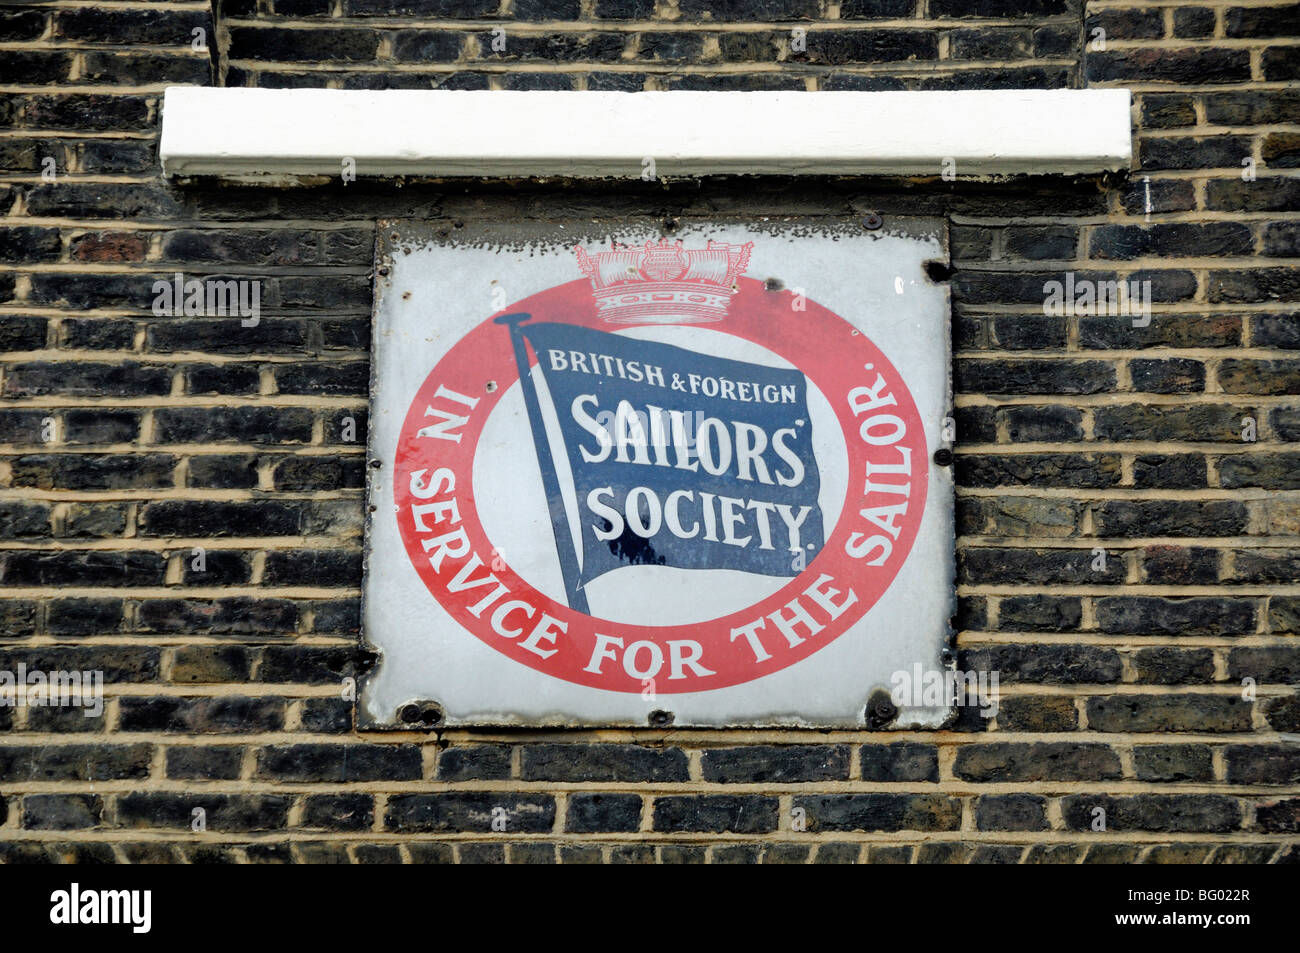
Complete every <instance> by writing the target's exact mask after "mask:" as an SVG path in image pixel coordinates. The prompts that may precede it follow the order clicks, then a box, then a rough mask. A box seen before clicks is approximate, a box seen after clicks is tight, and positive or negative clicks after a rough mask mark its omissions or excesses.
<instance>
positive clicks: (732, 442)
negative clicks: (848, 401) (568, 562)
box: [512, 316, 825, 593]
mask: <svg viewBox="0 0 1300 953" xmlns="http://www.w3.org/2000/svg"><path fill="white" fill-rule="evenodd" d="M520 317H522V316H520ZM514 330H517V331H518V333H521V334H522V335H523V336H524V337H525V338H526V339H527V340H528V342H529V343H530V344H531V345H532V348H533V352H534V353H535V354H536V356H537V361H538V365H539V367H540V368H541V372H542V375H543V376H544V378H545V381H546V388H547V390H548V391H549V393H550V396H551V400H552V402H553V404H554V409H555V413H556V416H557V417H558V419H559V422H560V431H561V434H562V436H563V441H564V454H565V457H566V458H567V461H568V464H569V470H570V471H571V473H572V476H573V489H574V491H575V494H576V497H577V506H578V516H579V519H578V522H579V524H580V526H581V532H582V538H581V547H580V550H579V552H578V553H576V554H575V555H576V557H577V560H578V562H579V564H580V568H579V569H578V578H576V579H570V580H566V582H567V584H568V586H569V588H570V591H571V593H573V592H576V591H578V590H580V589H581V586H582V585H583V584H585V583H586V582H588V581H590V580H592V579H594V578H596V577H597V576H600V575H601V574H603V573H606V572H609V571H610V570H612V569H618V568H620V567H622V566H636V565H658V566H673V567H677V568H682V569H733V570H739V571H741V572H749V573H757V574H762V575H767V576H791V577H793V576H796V575H798V574H799V572H801V571H802V570H803V568H804V567H805V566H807V564H808V563H809V562H811V561H812V559H813V557H814V556H816V554H817V553H818V552H819V551H820V550H821V547H822V545H823V543H824V535H825V534H824V532H823V528H822V513H821V509H820V507H819V506H818V502H817V497H818V492H819V490H820V485H821V479H820V474H819V472H818V469H817V463H816V460H815V459H814V456H813V446H812V420H811V418H810V417H809V414H808V403H807V380H806V378H805V377H804V375H803V374H802V373H801V372H799V371H797V370H786V369H782V368H774V367H767V366H764V365H761V364H753V363H749V362H746V361H737V360H731V359H727V358H719V357H712V356H709V355H706V354H700V353H698V352H695V351H691V350H688V349H686V348H682V347H676V346H674V345H670V344H660V343H658V342H653V341H643V340H638V339H635V338H630V337H625V336H622V335H618V334H611V333H608V332H605V331H594V330H591V329H589V328H583V327H577V326H575V325H568V324H554V323H539V324H516V325H514V327H513V328H512V332H513V331H514ZM525 386H527V384H526V383H525ZM534 437H535V440H536V442H537V444H538V446H537V454H538V460H539V463H540V465H541V467H542V472H543V478H544V482H545V484H546V485H547V486H548V487H558V485H559V483H558V480H557V478H556V471H555V468H554V461H553V460H552V459H551V453H550V448H549V447H548V446H546V445H544V444H545V443H546V441H545V440H544V439H538V427H537V426H536V425H535V426H534ZM548 493H551V494H552V495H553V490H550V489H548ZM558 502H559V501H558V500H555V499H552V500H551V508H552V513H553V515H558V514H557V504H558ZM560 511H561V512H562V507H561V510H560ZM555 530H556V533H557V540H556V543H557V546H558V547H559V548H560V549H561V552H562V553H563V552H564V551H565V550H566V549H567V547H566V545H565V544H563V543H561V540H560V538H559V536H560V534H562V533H563V534H565V535H566V536H567V535H568V533H569V529H568V523H567V521H565V520H561V519H558V518H557V519H555ZM566 542H567V540H566ZM562 561H563V559H562Z"/></svg>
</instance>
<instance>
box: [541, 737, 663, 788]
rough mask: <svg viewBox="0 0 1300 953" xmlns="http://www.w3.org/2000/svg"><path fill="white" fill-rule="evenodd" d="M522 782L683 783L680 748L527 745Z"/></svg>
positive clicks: (605, 745) (612, 745)
mask: <svg viewBox="0 0 1300 953" xmlns="http://www.w3.org/2000/svg"><path fill="white" fill-rule="evenodd" d="M522 753H523V764H522V769H521V771H522V773H521V778H522V779H523V780H525V781H657V782H662V781H685V780H687V778H688V775H687V768H686V754H685V752H683V751H682V750H681V749H679V748H645V747H641V746H639V745H616V744H603V745H576V744H571V745H555V744H537V745H529V746H527V747H525V748H524V749H523V752H522Z"/></svg>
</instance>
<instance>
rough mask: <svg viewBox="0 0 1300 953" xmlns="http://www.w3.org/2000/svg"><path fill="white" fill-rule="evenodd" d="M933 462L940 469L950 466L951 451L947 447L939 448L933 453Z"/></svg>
mask: <svg viewBox="0 0 1300 953" xmlns="http://www.w3.org/2000/svg"><path fill="white" fill-rule="evenodd" d="M934 462H935V463H936V464H938V465H939V466H941V467H950V466H952V451H951V450H949V449H948V448H947V447H940V448H939V449H938V450H936V451H935V452H934Z"/></svg>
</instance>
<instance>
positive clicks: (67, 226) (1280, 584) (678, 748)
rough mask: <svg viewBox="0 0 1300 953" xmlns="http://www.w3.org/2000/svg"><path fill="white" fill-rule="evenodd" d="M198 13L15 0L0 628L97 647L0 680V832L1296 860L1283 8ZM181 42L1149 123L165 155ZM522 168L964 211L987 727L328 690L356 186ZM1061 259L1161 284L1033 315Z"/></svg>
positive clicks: (967, 500) (1299, 62) (433, 83)
mask: <svg viewBox="0 0 1300 953" xmlns="http://www.w3.org/2000/svg"><path fill="white" fill-rule="evenodd" d="M214 6H215V13H214V10H213V9H212V8H211V7H210V6H209V5H208V4H206V3H202V2H193V0H178V2H161V0H158V2H148V0H143V2H135V0H124V2H110V0H100V2H95V3H90V2H81V0H61V2H54V3H22V4H15V5H6V6H3V7H0V217H3V220H2V221H0V527H2V529H3V531H2V532H0V587H2V592H3V595H2V596H0V670H10V671H12V670H14V669H15V668H16V667H17V665H18V664H19V663H23V664H25V665H27V666H28V668H39V669H46V670H53V669H71V670H83V669H101V670H103V671H104V673H105V677H106V679H107V680H108V682H109V684H108V686H107V689H106V693H107V695H108V701H107V704H106V708H105V710H104V713H103V715H102V717H99V718H89V719H88V718H86V717H84V716H83V713H82V712H81V711H80V710H77V709H58V708H19V709H13V708H0V860H7V861H22V860H31V859H51V860H63V859H73V860H85V861H99V860H119V861H127V860H189V861H210V860H211V861H215V860H237V861H282V860H339V861H349V860H351V861H358V862H365V861H389V860H399V859H400V860H408V861H440V862H449V861H453V860H458V861H460V862H469V861H501V860H508V861H510V862H553V861H556V860H562V861H564V862H571V861H597V860H605V861H646V860H660V861H703V860H708V861H710V862H713V863H722V862H754V861H757V860H762V861H763V862H767V863H772V862H796V863H802V862H808V861H812V862H843V861H855V860H857V861H866V860H870V861H887V862H894V861H908V860H915V861H958V862H960V861H970V860H976V861H989V862H1003V861H1011V862H1015V861H1024V862H1066V863H1074V862H1080V861H1083V862H1090V861H1121V862H1131V861H1149V862H1202V861H1210V862H1240V861H1253V862H1268V861H1276V862H1282V861H1291V862H1295V861H1296V860H1300V834H1298V832H1300V796H1298V794H1297V789H1298V788H1300V744H1297V741H1296V738H1297V735H1296V732H1300V696H1297V689H1296V687H1295V686H1296V684H1297V682H1298V681H1300V649H1298V648H1297V642H1296V639H1297V636H1298V635H1300V585H1298V582H1300V579H1298V576H1300V539H1298V538H1297V537H1298V536H1300V451H1297V450H1296V449H1295V447H1296V441H1300V398H1297V396H1296V395H1297V393H1298V392H1300V356H1297V348H1300V316H1298V315H1297V304H1296V302H1297V300H1300V269H1298V268H1297V261H1296V259H1297V237H1298V236H1300V211H1298V210H1300V178H1298V177H1297V176H1296V167H1297V166H1300V86H1298V85H1297V82H1296V80H1297V78H1298V77H1300V39H1298V38H1300V7H1298V6H1296V5H1294V4H1292V5H1287V4H1279V3H1273V2H1269V0H1262V2H1248V3H1231V2H1228V3H1205V4H1196V5H1176V4H1155V3H1151V4H1147V3H1136V2H1114V3H1089V4H1088V5H1087V8H1086V9H1081V8H1080V7H1079V5H1078V3H1077V2H1076V0H963V2H958V0H843V2H840V3H834V2H829V0H825V2H824V0H785V2H777V0H722V2H711V3H706V2H703V0H659V2H655V0H223V2H218V3H216V4H215V5H214ZM494 28H504V31H505V33H504V35H505V37H506V50H505V51H504V52H501V51H494V50H493V49H492V38H493V33H492V30H493V29H494ZM794 28H800V29H803V30H804V31H806V32H805V37H806V44H803V45H805V47H806V48H805V49H803V50H799V49H798V48H797V47H798V46H799V45H800V44H793V46H794V47H795V48H793V49H792V42H791V41H792V38H793V37H794V36H795V34H793V33H792V29H794ZM1098 29H1100V30H1104V49H1101V48H1099V47H1100V45H1101V41H1102V35H1101V34H1099V33H1097V32H1096V31H1097V30H1098ZM195 30H201V31H203V32H202V33H201V34H200V35H199V36H200V39H202V40H205V41H206V46H205V45H204V43H202V42H200V43H199V44H198V48H195V46H194V45H193V41H194V39H195V34H194V32H193V31H195ZM1094 47H1096V48H1094ZM172 83H195V84H208V83H215V84H224V85H231V86H239V85H262V86H322V85H324V86H332V87H341V88H432V87H445V88H460V89H472V88H491V89H538V88H540V89H643V88H644V89H669V90H671V89H806V90H809V91H810V92H811V91H816V90H825V89H934V88H965V87H1019V86H1036V87H1043V86H1051V87H1079V86H1107V85H1113V86H1125V87H1129V88H1131V89H1132V90H1133V91H1134V100H1135V102H1134V111H1133V114H1134V123H1135V129H1136V136H1137V140H1136V147H1137V153H1138V156H1139V158H1138V162H1137V165H1138V168H1136V169H1135V170H1134V172H1133V173H1132V175H1129V176H1118V177H1108V178H1107V179H1105V180H1103V181H1097V180H1088V179H1085V180H1078V181H1075V180H1069V179H1060V178H1054V177H1043V178H1033V179H1022V180H1019V181H1015V182H1010V183H994V184H982V185H981V184H959V183H949V182H944V181H942V180H941V179H939V178H938V176H937V173H938V171H939V170H936V177H935V178H933V179H927V180H909V181H899V180H892V181H891V180H887V179H876V180H855V179H840V180H835V181H827V182H815V181H798V182H793V183H790V182H782V181H775V180H762V181H759V182H757V183H750V182H739V183H738V182H734V181H725V180H723V181H718V182H708V183H693V182H681V183H672V184H670V185H668V186H664V185H662V184H645V183H640V182H632V183H606V184H600V185H596V186H591V187H583V188H581V189H577V190H574V189H566V188H564V187H563V186H560V185H556V186H539V185H521V184H489V185H486V186H484V187H482V188H466V187H465V186H464V185H463V184H460V183H452V184H447V183H441V184H440V183H436V182H434V183H423V184H421V183H406V184H404V185H403V186H402V187H401V188H397V187H396V186H395V184H392V183H369V184H368V183H366V182H364V181H363V182H358V183H353V184H351V185H347V186H344V185H342V184H341V183H331V184H327V185H322V186H319V187H314V188H300V189H292V190H275V189H257V188H236V187H222V186H219V185H216V184H213V183H204V182H196V183H183V184H176V183H170V182H167V181H164V180H163V179H162V178H161V176H160V173H159V168H158V164H157V157H156V146H157V136H158V128H159V115H158V113H159V103H160V98H161V96H160V94H161V91H162V89H163V88H164V86H165V85H167V84H172ZM785 134H789V135H800V134H801V133H800V131H799V130H787V131H786V133H785ZM1246 159H1250V160H1253V169H1252V168H1251V167H1249V166H1243V160H1246ZM51 160H52V161H51ZM51 171H52V173H53V178H52V180H51V177H50V173H51ZM1252 171H1253V178H1252V177H1251V175H1250V173H1251V172H1252ZM1243 172H1245V173H1246V175H1245V176H1243ZM555 202H559V203H561V205H562V206H563V208H564V209H565V210H566V211H567V212H569V213H572V214H593V215H594V214H610V213H611V212H612V213H613V214H618V215H624V216H628V217H636V216H645V217H647V220H652V219H653V218H657V217H662V216H664V215H687V216H689V215H691V214H706V213H707V214H718V215H752V214H756V213H770V214H780V213H783V212H791V213H799V214H818V213H822V214H843V213H864V212H868V211H878V212H880V213H882V214H883V215H885V216H888V215H890V214H926V215H929V214H943V215H948V216H949V217H950V221H951V224H952V240H953V260H954V265H955V267H956V271H955V274H954V278H953V292H954V336H955V340H954V347H955V355H956V357H955V368H954V370H955V387H956V402H957V406H958V408H959V413H958V416H959V421H958V423H959V441H960V445H959V448H958V456H957V461H958V462H957V468H958V470H957V472H958V477H959V481H958V482H959V489H958V519H959V533H960V539H959V542H958V550H959V567H960V570H959V571H960V577H959V584H960V590H959V593H960V603H961V615H960V619H959V626H960V634H959V644H960V648H961V660H960V662H959V665H960V667H962V668H966V669H970V668H991V669H995V670H997V671H998V672H999V673H1000V677H1001V687H1002V706H1001V710H1000V713H999V714H998V716H997V718H996V719H995V720H993V721H991V722H988V721H984V720H982V719H980V718H979V717H977V716H972V717H963V718H962V719H960V720H959V721H958V723H957V724H956V725H954V726H953V727H952V729H951V730H947V731H941V732H914V733H906V732H867V731H864V732H810V731H779V732H726V731H659V730H643V731H629V732H612V731H602V732H549V733H541V732H519V731H515V732H469V731H446V732H442V733H432V732H430V733H423V732H421V733H410V734H384V735H378V736H376V735H359V734H357V733H356V732H354V731H353V729H352V711H351V703H350V702H348V701H346V700H344V699H343V698H342V697H341V689H340V685H341V683H342V681H343V679H345V678H346V677H348V676H355V675H359V674H361V673H362V672H364V671H365V670H366V668H367V666H368V665H369V664H370V662H371V661H372V660H371V659H370V658H369V657H368V656H367V655H366V654H365V653H364V652H363V651H362V650H361V649H360V647H359V637H358V632H357V604H358V598H359V585H360V561H361V525H362V506H363V504H362V490H361V487H362V483H363V476H362V474H363V462H364V461H363V455H362V453H363V450H362V447H363V445H364V434H359V435H358V440H357V441H354V442H348V441H346V440H345V436H346V433H345V431H344V428H343V425H342V422H343V421H344V419H345V418H347V417H352V418H354V419H355V420H357V421H359V422H361V423H362V424H364V419H365V406H366V381H367V374H368V363H367V361H368V350H367V349H368V340H367V334H368V328H369V311H370V305H371V295H370V275H369V272H370V267H371V255H372V249H373V241H374V230H375V221H376V219H378V218H382V217H396V218H402V217H409V218H422V219H440V220H448V221H455V220H467V219H473V218H476V217H477V218H494V217H495V218H506V217H520V216H523V217H530V216H536V215H538V214H540V213H541V211H542V210H543V209H545V208H547V207H548V204H550V203H555ZM176 271H183V272H184V273H186V275H187V276H209V275H222V276H234V277H253V278H257V279H259V280H261V281H262V282H263V298H262V302H263V318H262V321H261V323H260V325H259V326H258V327H256V328H251V329H248V328H241V327H239V326H237V322H232V321H231V320H229V319H202V318H175V317H156V316H154V315H153V314H152V313H151V310H150V304H151V301H152V297H153V296H152V292H151V290H150V289H151V287H152V283H153V281H154V280H155V279H157V278H160V277H162V278H165V277H169V276H171V275H172V274H173V273H174V272H176ZM1067 271H1072V272H1074V273H1075V274H1076V276H1078V277H1091V278H1111V277H1114V276H1126V277H1131V278H1137V279H1139V280H1143V279H1149V280H1150V281H1151V282H1152V292H1153V297H1154V298H1155V314H1154V317H1153V320H1152V321H1151V323H1150V325H1149V326H1148V327H1145V328H1134V327H1132V326H1131V324H1130V322H1128V321H1127V320H1124V319H1122V318H1121V319H1117V318H1105V317H1099V318H1089V317H1069V318H1062V317H1049V316H1045V315H1044V314H1043V309H1042V299H1043V290H1042V289H1043V284H1044V282H1045V281H1047V280H1052V279H1058V280H1059V279H1061V278H1062V277H1063V275H1064V273H1065V272H1067ZM1246 418H1250V419H1251V420H1253V421H1254V427H1255V434H1254V436H1255V437H1256V439H1255V440H1253V441H1249V440H1245V439H1243V421H1244V420H1245V419H1246ZM195 547H203V548H204V549H205V551H206V560H207V562H206V569H205V571H203V572H196V571H194V569H193V568H192V552H193V549H194V548H195ZM1098 547H1100V548H1102V549H1103V550H1104V552H1105V560H1104V566H1101V565H1100V564H1099V563H1098V561H1097V556H1096V552H1095V550H1096V549H1097V548H1098ZM1099 566H1100V568H1098V567H1099ZM1247 678H1249V679H1253V680H1254V682H1255V684H1256V686H1257V688H1256V693H1255V695H1254V697H1253V698H1248V697H1243V690H1242V682H1243V679H1247ZM965 711H966V712H968V713H971V714H972V715H973V710H971V709H966V710H965ZM497 806H500V807H505V808H507V811H508V816H509V819H510V821H509V824H510V829H509V830H508V831H507V832H505V833H493V832H492V831H491V830H490V825H489V821H490V815H491V808H493V807H497ZM800 807H801V808H804V811H805V814H806V817H807V820H808V829H807V830H806V831H800V830H797V829H795V828H796V827H797V826H798V825H795V824H793V823H792V819H793V817H794V816H795V813H796V812H795V811H794V808H800ZM1097 807H1102V808H1104V809H1105V811H1106V815H1107V830H1106V831H1105V832H1096V831H1094V830H1092V821H1093V817H1094V809H1095V808H1097ZM195 808H203V810H204V812H205V816H206V829H205V830H203V831H198V832H196V831H194V830H192V820H193V817H194V810H195Z"/></svg>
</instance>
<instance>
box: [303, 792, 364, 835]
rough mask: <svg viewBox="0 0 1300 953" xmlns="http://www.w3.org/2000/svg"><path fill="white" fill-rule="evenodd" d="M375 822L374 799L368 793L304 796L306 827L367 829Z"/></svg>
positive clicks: (342, 829)
mask: <svg viewBox="0 0 1300 953" xmlns="http://www.w3.org/2000/svg"><path fill="white" fill-rule="evenodd" d="M374 823H375V802H374V798H372V797H371V796H370V795H369V794H313V795H311V796H310V797H307V798H304V799H303V810H302V825H303V827H320V828H325V829H326V830H336V831H368V830H371V829H372V828H373V827H374Z"/></svg>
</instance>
